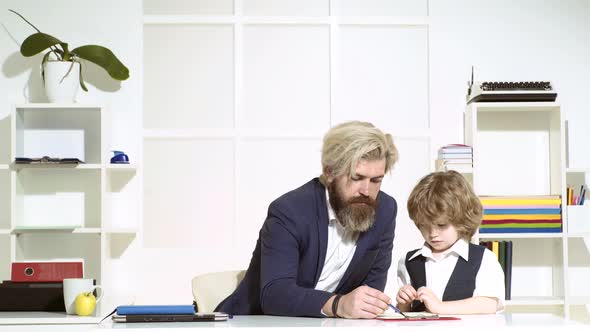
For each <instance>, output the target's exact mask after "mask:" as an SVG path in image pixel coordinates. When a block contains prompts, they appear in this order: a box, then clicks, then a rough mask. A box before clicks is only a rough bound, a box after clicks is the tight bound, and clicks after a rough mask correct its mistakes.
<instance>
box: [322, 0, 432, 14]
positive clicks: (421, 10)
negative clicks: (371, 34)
mask: <svg viewBox="0 0 590 332" xmlns="http://www.w3.org/2000/svg"><path fill="white" fill-rule="evenodd" d="M333 1H334V5H335V9H336V10H335V12H336V14H337V15H344V16H387V15H390V16H420V15H428V13H427V11H428V9H427V1H426V0H333Z"/></svg>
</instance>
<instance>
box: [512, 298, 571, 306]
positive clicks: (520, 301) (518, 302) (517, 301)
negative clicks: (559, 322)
mask: <svg viewBox="0 0 590 332" xmlns="http://www.w3.org/2000/svg"><path fill="white" fill-rule="evenodd" d="M563 304H564V300H563V297H557V296H514V297H513V298H512V299H511V300H507V301H506V305H507V306H535V305H563Z"/></svg>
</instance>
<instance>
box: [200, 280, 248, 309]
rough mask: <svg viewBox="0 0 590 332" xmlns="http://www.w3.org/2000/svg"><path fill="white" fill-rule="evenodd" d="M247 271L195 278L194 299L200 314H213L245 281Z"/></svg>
mask: <svg viewBox="0 0 590 332" xmlns="http://www.w3.org/2000/svg"><path fill="white" fill-rule="evenodd" d="M244 275H246V271H245V270H237V271H223V272H213V273H206V274H201V275H198V276H196V277H194V278H193V280H192V288H193V298H194V300H195V302H196V303H197V310H198V312H212V311H213V310H215V307H217V305H218V304H219V303H221V301H223V300H224V299H225V298H226V297H227V296H229V294H231V293H232V292H233V291H234V290H235V289H236V288H237V287H238V284H239V283H240V282H241V281H242V279H244Z"/></svg>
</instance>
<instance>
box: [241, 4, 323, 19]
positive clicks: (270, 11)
mask: <svg viewBox="0 0 590 332" xmlns="http://www.w3.org/2000/svg"><path fill="white" fill-rule="evenodd" d="M329 7H330V4H329V1H328V0H243V11H244V15H252V16H265V15H274V16H321V15H329V12H330V8H329Z"/></svg>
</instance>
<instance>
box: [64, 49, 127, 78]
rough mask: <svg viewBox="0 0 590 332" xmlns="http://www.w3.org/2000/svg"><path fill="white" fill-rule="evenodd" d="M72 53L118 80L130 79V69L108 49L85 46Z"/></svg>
mask: <svg viewBox="0 0 590 332" xmlns="http://www.w3.org/2000/svg"><path fill="white" fill-rule="evenodd" d="M70 53H72V54H75V55H76V56H77V57H79V58H81V59H84V60H88V61H90V62H93V63H95V64H97V65H98V66H100V67H102V68H104V70H106V71H107V73H109V75H111V77H112V78H114V79H116V80H119V81H124V80H126V79H128V78H129V69H127V67H125V65H124V64H123V63H121V61H119V59H117V57H116V56H115V54H113V52H111V50H109V49H108V48H106V47H102V46H98V45H84V46H80V47H77V48H75V49H73V50H72V51H71V52H70Z"/></svg>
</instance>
